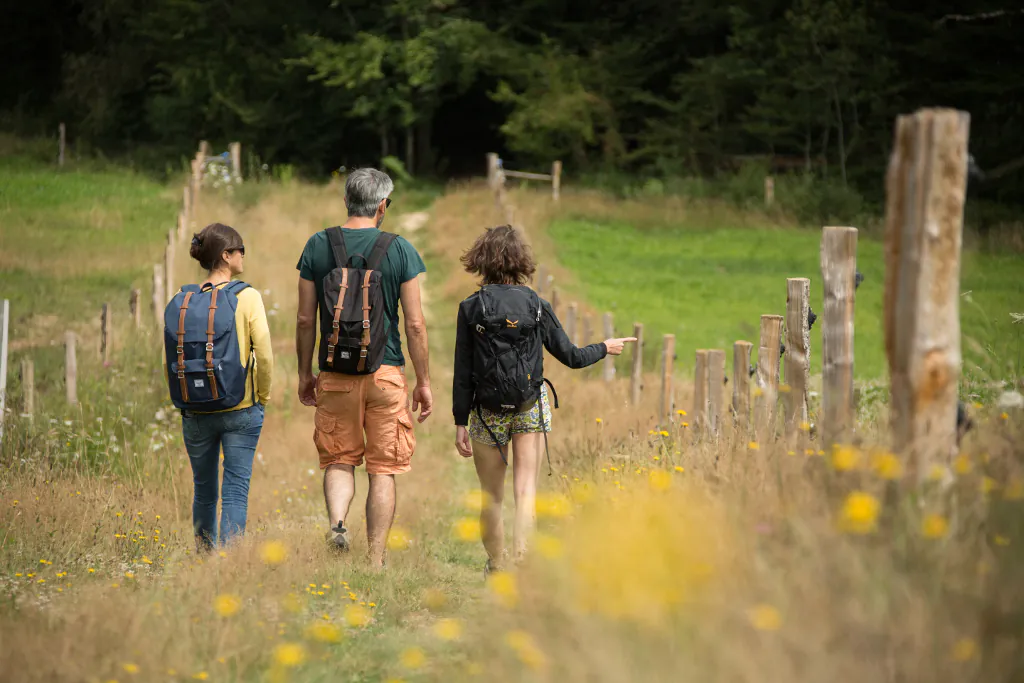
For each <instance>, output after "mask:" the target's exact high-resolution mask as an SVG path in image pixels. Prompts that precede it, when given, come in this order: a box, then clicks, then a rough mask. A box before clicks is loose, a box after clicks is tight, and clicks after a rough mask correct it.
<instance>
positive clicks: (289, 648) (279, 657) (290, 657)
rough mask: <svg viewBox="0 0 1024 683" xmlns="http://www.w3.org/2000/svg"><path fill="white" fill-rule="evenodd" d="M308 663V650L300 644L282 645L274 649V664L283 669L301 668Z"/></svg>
mask: <svg viewBox="0 0 1024 683" xmlns="http://www.w3.org/2000/svg"><path fill="white" fill-rule="evenodd" d="M304 661H306V649H305V648H304V647H302V645H300V644H299V643H281V644H280V645H278V646H277V647H275V648H274V662H276V663H277V664H279V665H280V666H283V667H288V668H290V667H293V666H299V665H300V664H302V663H303V662H304Z"/></svg>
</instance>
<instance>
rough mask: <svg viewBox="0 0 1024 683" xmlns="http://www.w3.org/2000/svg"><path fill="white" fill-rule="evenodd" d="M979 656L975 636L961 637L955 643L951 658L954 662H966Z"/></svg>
mask: <svg viewBox="0 0 1024 683" xmlns="http://www.w3.org/2000/svg"><path fill="white" fill-rule="evenodd" d="M977 656H978V643H976V642H975V641H974V639H973V638H961V639H960V640H958V641H956V643H955V644H954V645H953V652H952V654H951V658H952V660H953V661H954V662H966V661H969V660H972V659H974V658H975V657H977Z"/></svg>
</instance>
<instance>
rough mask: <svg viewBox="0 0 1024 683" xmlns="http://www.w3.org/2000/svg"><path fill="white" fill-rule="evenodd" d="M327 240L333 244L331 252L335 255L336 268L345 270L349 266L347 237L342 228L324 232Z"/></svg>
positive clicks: (336, 227) (329, 229) (328, 229)
mask: <svg viewBox="0 0 1024 683" xmlns="http://www.w3.org/2000/svg"><path fill="white" fill-rule="evenodd" d="M324 232H326V233H327V239H328V240H329V241H330V243H331V251H332V252H333V253H334V264H335V267H336V268H344V267H345V266H347V265H348V250H347V249H345V236H344V234H343V233H342V232H341V228H340V227H338V226H335V227H333V228H327V229H326V230H324Z"/></svg>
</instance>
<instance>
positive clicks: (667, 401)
mask: <svg viewBox="0 0 1024 683" xmlns="http://www.w3.org/2000/svg"><path fill="white" fill-rule="evenodd" d="M675 355H676V336H675V335H674V334H666V335H665V336H664V337H662V342H661V406H660V412H659V417H658V421H659V422H661V421H662V420H665V423H664V424H672V361H673V360H674V359H675Z"/></svg>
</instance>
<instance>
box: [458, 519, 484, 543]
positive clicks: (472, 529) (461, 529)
mask: <svg viewBox="0 0 1024 683" xmlns="http://www.w3.org/2000/svg"><path fill="white" fill-rule="evenodd" d="M454 531H455V537H456V538H457V539H459V540H460V541H466V542H469V541H479V540H480V520H479V519H474V518H471V517H463V518H462V519H460V520H459V521H457V522H455V529H454Z"/></svg>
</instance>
